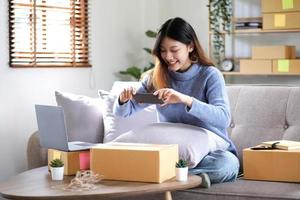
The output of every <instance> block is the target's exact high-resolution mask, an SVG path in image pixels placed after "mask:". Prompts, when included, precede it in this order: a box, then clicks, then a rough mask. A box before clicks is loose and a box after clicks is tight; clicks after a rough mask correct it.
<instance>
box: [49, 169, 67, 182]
mask: <svg viewBox="0 0 300 200" xmlns="http://www.w3.org/2000/svg"><path fill="white" fill-rule="evenodd" d="M50 169H51V177H52V180H53V181H61V180H63V179H64V167H51V168H50Z"/></svg>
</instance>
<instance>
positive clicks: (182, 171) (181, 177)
mask: <svg viewBox="0 0 300 200" xmlns="http://www.w3.org/2000/svg"><path fill="white" fill-rule="evenodd" d="M188 171H189V168H188V167H183V168H176V180H177V181H187V179H188Z"/></svg>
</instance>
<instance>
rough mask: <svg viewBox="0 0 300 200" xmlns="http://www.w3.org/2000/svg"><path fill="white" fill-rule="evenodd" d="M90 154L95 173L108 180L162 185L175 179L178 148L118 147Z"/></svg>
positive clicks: (106, 148) (131, 145) (170, 146)
mask: <svg viewBox="0 0 300 200" xmlns="http://www.w3.org/2000/svg"><path fill="white" fill-rule="evenodd" d="M90 151H91V170H92V171H94V172H96V173H99V174H101V175H103V176H104V179H110V180H124V181H140V182H156V183H161V182H163V181H165V180H168V179H170V178H173V177H174V176H175V164H176V162H177V161H178V145H177V144H174V145H151V144H133V143H117V144H112V145H109V146H108V145H106V146H105V145H104V146H97V147H93V148H91V150H90Z"/></svg>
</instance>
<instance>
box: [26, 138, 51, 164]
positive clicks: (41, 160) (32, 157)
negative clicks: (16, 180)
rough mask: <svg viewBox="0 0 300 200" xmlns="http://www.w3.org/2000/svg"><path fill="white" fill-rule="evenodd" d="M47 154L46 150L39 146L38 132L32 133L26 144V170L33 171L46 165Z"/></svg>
mask: <svg viewBox="0 0 300 200" xmlns="http://www.w3.org/2000/svg"><path fill="white" fill-rule="evenodd" d="M47 160H48V153H47V149H45V148H42V147H41V146H40V139H39V135H38V132H34V133H33V134H32V135H31V136H30V138H29V140H28V144H27V164H28V169H33V168H37V167H41V166H45V165H47Z"/></svg>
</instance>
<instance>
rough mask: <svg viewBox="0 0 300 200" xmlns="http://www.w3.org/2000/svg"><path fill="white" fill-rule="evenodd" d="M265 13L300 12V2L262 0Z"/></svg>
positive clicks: (293, 0) (294, 0)
mask: <svg viewBox="0 0 300 200" xmlns="http://www.w3.org/2000/svg"><path fill="white" fill-rule="evenodd" d="M261 11H262V12H263V13H274V12H295V11H300V0H261Z"/></svg>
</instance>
